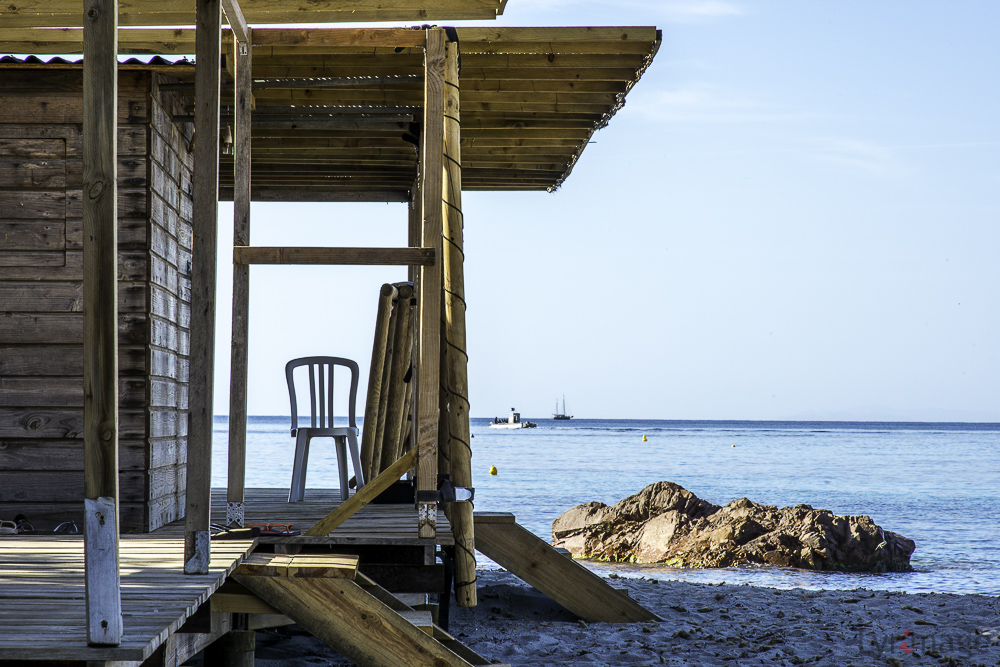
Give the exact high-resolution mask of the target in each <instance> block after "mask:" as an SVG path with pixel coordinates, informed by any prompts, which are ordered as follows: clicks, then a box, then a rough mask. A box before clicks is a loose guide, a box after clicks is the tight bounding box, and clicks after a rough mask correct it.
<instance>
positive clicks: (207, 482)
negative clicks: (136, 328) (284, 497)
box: [184, 0, 222, 574]
mask: <svg viewBox="0 0 1000 667" xmlns="http://www.w3.org/2000/svg"><path fill="white" fill-rule="evenodd" d="M197 8H198V10H197V19H196V21H197V28H196V32H195V52H196V54H197V64H196V66H195V84H194V85H195V112H194V113H195V116H194V122H195V149H194V247H193V255H194V257H193V260H192V269H191V356H190V360H189V363H190V369H191V371H190V373H191V390H190V392H191V393H190V396H191V398H190V410H191V412H190V417H189V418H190V426H189V428H188V460H187V508H186V513H185V522H184V572H185V573H187V574H206V573H207V572H208V565H209V560H210V558H211V555H210V552H209V550H210V542H209V532H208V527H209V521H210V517H209V515H210V511H211V499H212V398H213V396H212V390H213V382H212V381H213V376H214V368H215V260H216V255H217V250H216V243H217V237H218V220H219V210H218V209H219V78H220V77H219V70H220V60H221V56H222V7H221V5H220V4H219V0H197Z"/></svg>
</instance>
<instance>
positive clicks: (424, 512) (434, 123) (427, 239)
mask: <svg viewBox="0 0 1000 667" xmlns="http://www.w3.org/2000/svg"><path fill="white" fill-rule="evenodd" d="M444 61H445V53H444V30H443V29H441V28H430V29H429V30H427V48H426V52H425V57H424V69H425V74H424V131H423V135H422V137H421V143H420V149H421V151H420V158H421V159H420V190H421V216H422V225H421V232H420V240H421V245H422V246H423V247H425V248H434V249H435V255H434V264H433V266H422V267H420V295H419V297H418V300H417V306H418V308H419V309H420V329H419V331H420V337H419V340H420V366H419V375H418V377H417V381H418V383H419V384H418V385H417V387H418V392H417V393H418V395H417V442H416V446H417V447H418V454H417V485H416V496H417V498H416V501H417V517H418V521H419V532H418V534H419V535H420V537H434V536H435V535H436V534H437V501H436V498H437V469H438V468H437V439H438V415H439V411H440V404H439V401H440V398H441V397H440V372H441V366H440V363H441V348H440V345H441V242H442V238H441V226H442V221H441V193H442V190H443V186H444V183H443V181H444V167H443V166H442V162H443V160H444Z"/></svg>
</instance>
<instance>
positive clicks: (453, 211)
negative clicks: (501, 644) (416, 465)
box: [441, 42, 476, 607]
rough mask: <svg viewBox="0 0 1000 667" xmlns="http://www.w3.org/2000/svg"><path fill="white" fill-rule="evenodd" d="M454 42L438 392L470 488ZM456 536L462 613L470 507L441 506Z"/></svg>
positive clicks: (470, 565)
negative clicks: (441, 338)
mask: <svg viewBox="0 0 1000 667" xmlns="http://www.w3.org/2000/svg"><path fill="white" fill-rule="evenodd" d="M458 50H459V45H458V43H457V42H450V43H448V44H447V46H446V58H445V70H444V71H445V94H444V99H445V105H444V118H445V121H444V122H445V125H444V127H445V132H444V171H445V179H444V193H443V194H444V203H443V216H444V243H443V245H444V255H443V257H442V261H441V271H442V275H443V280H444V295H443V301H444V304H443V305H444V336H443V338H444V345H442V349H443V350H445V352H444V353H443V354H444V356H443V359H442V371H441V372H442V382H441V384H442V386H443V387H444V391H445V401H444V403H443V404H442V410H443V411H444V412H446V415H445V419H444V420H442V421H444V422H446V424H447V428H446V429H443V430H445V433H446V434H447V437H448V442H447V445H446V446H445V443H442V446H443V447H442V448H443V449H444V452H445V453H446V455H447V457H448V461H447V465H448V469H449V472H450V474H451V480H452V482H454V483H455V485H456V486H464V487H467V488H469V487H472V438H471V435H470V432H469V374H468V360H469V355H468V353H467V351H466V336H465V272H464V262H465V252H464V241H463V227H464V219H463V217H462V150H461V141H462V122H461V114H460V104H459V82H458V74H459V72H458V55H459V54H458ZM445 512H446V513H447V514H448V520H449V521H450V522H451V526H452V531H453V532H454V533H455V546H456V549H455V598H456V600H457V601H458V605H459V606H460V607H474V606H475V605H476V545H475V537H474V527H473V518H472V504H471V503H450V504H448V505H446V506H445Z"/></svg>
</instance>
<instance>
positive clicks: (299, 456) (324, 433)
mask: <svg viewBox="0 0 1000 667" xmlns="http://www.w3.org/2000/svg"><path fill="white" fill-rule="evenodd" d="M300 366H307V367H308V368H307V369H306V370H307V371H308V374H309V411H310V413H311V414H310V416H311V425H310V426H308V427H305V428H300V427H299V413H298V406H297V405H296V400H295V380H294V378H293V377H292V374H293V372H294V370H295V369H296V368H298V367H300ZM334 366H344V367H346V368H349V369H350V371H351V392H350V399H349V400H350V402H349V403H348V424H349V426H346V427H345V426H342V427H339V428H338V427H335V426H334V425H333V369H334ZM285 379H286V380H287V382H288V398H289V401H290V402H291V405H292V437H293V438H295V462H294V464H293V466H292V486H291V488H290V489H289V491H288V502H290V503H291V502H296V501H299V500H302V499H303V497H304V496H305V490H306V466H307V464H308V462H309V441H310V440H312V439H313V438H319V437H328V438H333V440H334V442H335V443H336V450H337V467H338V468H339V472H340V497H341V500H347V495H348V489H347V483H348V481H347V449H348V448H350V451H351V462H352V463H353V465H354V476H355V477H356V478H357V484H358V488H359V489H360V488H361V487H362V486H364V484H365V480H364V477H363V473H362V472H361V455H360V453H359V452H358V428H357V425H356V424H355V418H354V404H355V403H356V402H357V398H358V365H357V364H356V363H354V362H353V361H351V360H350V359H342V358H340V357H302V358H301V359H292V360H291V361H289V362H288V363H287V364H285Z"/></svg>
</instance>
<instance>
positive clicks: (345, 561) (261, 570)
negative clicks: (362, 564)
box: [233, 553, 358, 580]
mask: <svg viewBox="0 0 1000 667" xmlns="http://www.w3.org/2000/svg"><path fill="white" fill-rule="evenodd" d="M357 572H358V557H357V556H345V555H338V554H308V555H285V554H265V553H258V554H252V555H250V556H248V557H247V558H246V559H245V560H244V561H243V562H242V563H240V565H239V567H237V568H236V571H235V572H234V573H233V574H234V575H243V576H254V577H292V578H297V579H301V578H323V579H352V580H353V579H354V577H355V576H356V575H357Z"/></svg>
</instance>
